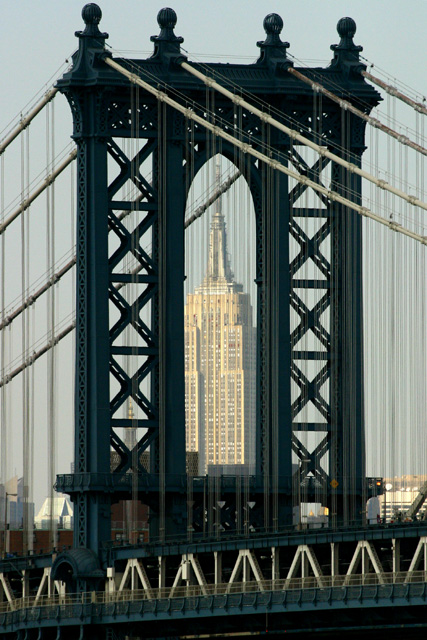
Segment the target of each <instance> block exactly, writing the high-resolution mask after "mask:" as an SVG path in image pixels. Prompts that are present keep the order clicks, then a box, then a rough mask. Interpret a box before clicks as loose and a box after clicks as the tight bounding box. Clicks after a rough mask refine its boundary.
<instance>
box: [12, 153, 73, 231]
mask: <svg viewBox="0 0 427 640" xmlns="http://www.w3.org/2000/svg"><path fill="white" fill-rule="evenodd" d="M76 158H77V149H73V150H72V151H71V153H70V154H69V155H68V157H67V158H65V160H63V162H61V164H60V165H59V166H58V167H56V169H55V170H54V171H52V173H50V174H49V175H48V176H47V177H46V178H45V179H44V180H43V182H42V183H41V184H40V185H39V186H38V187H37V189H36V190H35V191H33V193H31V194H30V195H29V196H28V198H26V199H25V200H24V201H23V202H22V203H21V204H20V205H19V207H18V208H17V209H15V211H14V212H13V213H12V214H11V215H10V216H9V217H8V218H7V219H6V220H5V221H4V222H2V223H1V224H0V235H2V233H4V232H5V231H6V229H7V227H8V226H9V225H10V224H11V223H12V222H13V221H14V220H15V219H16V218H17V217H18V216H19V215H20V214H21V213H23V212H24V211H25V210H26V209H28V207H29V206H30V205H31V204H32V203H33V202H34V200H35V199H36V198H38V197H39V195H40V194H41V193H43V191H45V190H46V189H47V188H48V187H49V186H50V185H51V184H52V183H53V182H54V181H55V180H56V178H57V177H58V176H59V175H60V174H61V173H62V172H63V171H64V169H66V168H67V167H68V165H69V164H71V163H72V162H73V160H75V159H76Z"/></svg>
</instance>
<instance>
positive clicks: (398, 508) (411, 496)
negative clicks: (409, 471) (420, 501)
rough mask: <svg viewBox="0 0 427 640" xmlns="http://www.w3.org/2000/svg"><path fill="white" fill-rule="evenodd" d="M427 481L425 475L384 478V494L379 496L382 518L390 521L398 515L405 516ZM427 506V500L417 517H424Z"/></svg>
mask: <svg viewBox="0 0 427 640" xmlns="http://www.w3.org/2000/svg"><path fill="white" fill-rule="evenodd" d="M426 481H427V476H425V475H403V476H394V477H393V478H384V480H383V486H384V494H383V495H382V496H379V498H378V499H379V504H380V517H381V519H382V520H386V521H387V522H390V521H392V520H395V519H396V518H397V517H399V518H401V517H403V518H404V517H405V513H406V511H407V510H408V509H409V507H410V506H411V504H412V503H413V502H414V500H415V499H416V497H417V496H418V495H419V493H420V490H421V489H422V488H423V486H424V485H425V483H426ZM426 508H427V501H426V503H424V505H423V506H422V507H421V509H420V512H419V513H418V515H417V517H418V518H419V519H421V518H423V517H424V514H425V513H426Z"/></svg>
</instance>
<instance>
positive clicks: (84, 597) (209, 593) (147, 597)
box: [0, 571, 427, 614]
mask: <svg viewBox="0 0 427 640" xmlns="http://www.w3.org/2000/svg"><path fill="white" fill-rule="evenodd" d="M426 584H427V571H411V572H406V571H401V572H399V573H367V574H364V575H362V574H357V575H339V576H320V577H319V578H317V577H315V576H309V577H306V578H290V579H286V578H282V579H280V580H263V581H248V582H236V583H232V584H230V583H221V584H205V585H198V584H197V585H184V586H178V587H166V588H162V589H156V588H151V589H134V590H132V589H123V590H121V591H112V592H108V591H89V592H84V593H79V594H75V593H66V594H55V595H51V596H47V595H42V596H38V597H37V596H27V597H25V598H18V599H16V600H12V601H4V602H0V614H4V613H9V612H15V611H20V610H24V609H25V610H28V609H36V608H37V609H39V608H40V607H55V608H56V607H61V608H63V607H69V606H80V605H89V604H98V605H108V604H115V603H123V602H136V601H138V602H141V601H144V602H151V603H155V602H157V603H158V602H159V601H168V602H169V605H170V607H171V608H173V606H174V604H173V602H172V601H174V600H182V599H183V598H191V597H194V598H199V597H213V596H227V598H228V599H229V596H232V595H233V594H235V595H236V596H237V595H242V594H251V593H252V594H255V593H258V594H265V595H266V596H267V594H271V593H277V592H286V593H287V601H288V602H290V601H292V600H293V599H295V598H297V600H296V601H300V600H302V601H306V600H307V598H308V599H309V600H310V599H311V598H315V599H316V601H322V600H323V601H327V600H330V599H333V600H340V599H342V598H343V597H344V593H346V594H347V596H348V595H349V593H350V594H351V593H352V592H351V589H359V591H360V588H361V587H364V589H365V592H366V587H370V586H371V587H372V588H373V597H374V595H375V593H374V592H376V590H377V588H378V587H379V586H380V587H381V588H382V589H383V590H384V589H385V588H387V586H388V587H390V594H391V591H392V590H393V588H394V586H396V585H401V586H402V587H404V588H405V589H409V588H411V589H413V588H414V586H415V585H418V587H419V588H420V589H421V591H420V594H421V592H422V593H424V590H425V589H426ZM343 588H345V591H344V590H343ZM349 590H350V592H349ZM356 595H357V594H356ZM365 595H366V593H365Z"/></svg>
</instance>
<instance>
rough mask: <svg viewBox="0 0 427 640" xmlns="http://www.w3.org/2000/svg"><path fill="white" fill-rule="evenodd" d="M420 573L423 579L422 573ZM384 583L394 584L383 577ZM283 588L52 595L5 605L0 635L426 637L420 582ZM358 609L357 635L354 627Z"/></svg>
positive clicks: (425, 589)
mask: <svg viewBox="0 0 427 640" xmlns="http://www.w3.org/2000/svg"><path fill="white" fill-rule="evenodd" d="M422 573H423V574H424V579H425V572H422ZM402 577H403V576H402ZM384 578H385V579H386V580H387V579H391V578H392V576H387V574H384ZM414 579H416V578H415V576H414ZM283 582H284V581H281V584H277V585H273V584H272V583H271V582H270V583H269V584H265V590H264V591H261V590H260V589H259V588H258V586H257V585H256V584H255V583H246V584H240V585H235V590H234V591H233V592H231V593H211V594H209V593H208V594H203V593H201V588H200V586H190V587H181V588H180V589H179V590H178V591H177V592H176V594H175V595H174V597H172V598H168V597H166V594H160V597H153V598H147V596H146V593H145V592H143V591H140V592H138V591H134V592H132V591H127V592H116V593H114V594H107V593H105V592H101V593H98V592H91V593H84V594H79V595H66V596H59V595H57V596H52V597H50V598H47V597H45V598H43V599H42V600H41V601H40V602H38V603H37V604H34V602H31V599H27V601H25V600H22V601H16V602H15V604H14V606H15V610H14V611H12V610H10V609H11V607H10V606H8V605H9V603H7V604H5V603H3V605H0V611H1V613H0V630H1V632H2V634H6V633H13V632H15V633H16V632H23V633H25V631H26V630H28V629H30V628H32V629H34V627H36V628H38V629H46V630H48V629H51V630H53V629H55V631H56V630H59V629H60V630H61V634H60V636H59V637H73V638H78V637H81V638H83V637H86V635H85V634H84V629H85V627H87V628H88V627H89V626H90V635H88V636H87V637H91V638H96V637H97V635H96V628H97V627H98V625H99V629H98V631H99V632H100V634H101V635H102V634H103V635H104V637H106V635H105V630H106V629H107V628H111V630H112V632H113V633H111V636H110V637H112V638H114V637H116V638H122V637H123V636H124V635H129V636H131V637H140V635H141V633H142V632H143V637H156V636H163V637H164V636H172V637H176V636H180V637H185V638H188V639H190V638H196V637H198V636H203V635H205V634H206V635H207V634H212V633H213V632H214V633H215V634H218V635H219V636H221V635H223V634H224V635H234V634H236V635H242V634H247V635H264V634H266V633H268V634H269V636H270V637H271V635H273V636H274V634H276V633H277V634H280V635H282V634H283V633H286V634H290V635H292V634H293V633H298V635H299V637H301V636H302V634H303V633H304V632H306V633H311V634H313V633H314V632H317V633H319V634H320V633H321V632H322V631H323V632H325V633H327V634H328V637H335V633H337V634H342V633H343V631H351V630H355V629H356V628H357V629H358V631H359V632H360V631H362V630H363V631H370V630H372V631H375V630H376V632H377V634H378V632H379V631H380V630H382V632H384V630H385V629H387V637H390V638H394V637H401V636H399V630H401V629H402V628H405V629H406V634H407V635H406V636H403V637H406V638H407V637H409V635H410V636H411V637H418V634H421V633H424V637H425V633H426V629H425V627H427V616H426V600H427V582H425V581H420V582H412V583H406V584H405V583H397V584H396V583H386V584H382V585H380V584H372V585H369V584H364V585H363V584H359V585H355V584H354V585H353V584H352V585H348V586H331V585H330V586H326V587H323V588H319V587H314V586H304V585H303V584H302V582H301V581H299V585H298V584H297V583H298V581H295V584H292V585H289V587H290V588H287V589H284V588H283V586H284V585H283ZM220 586H221V585H216V588H219V587H220ZM223 587H224V589H225V587H226V585H223ZM362 608H363V622H364V624H363V628H361V627H360V626H358V622H360V610H361V609H362ZM6 609H8V610H6ZM213 620H214V623H213ZM213 624H214V627H213ZM58 625H61V627H59V626H58ZM88 630H89V629H88ZM101 630H103V631H102V633H101ZM396 632H397V633H396ZM56 637H58V635H57V636H56ZM377 637H380V638H383V637H386V636H384V635H382V634H381V635H377ZM419 637H423V636H422V635H420V636H419Z"/></svg>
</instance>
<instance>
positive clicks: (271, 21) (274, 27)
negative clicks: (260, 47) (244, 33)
mask: <svg viewBox="0 0 427 640" xmlns="http://www.w3.org/2000/svg"><path fill="white" fill-rule="evenodd" d="M262 25H263V27H264V31H265V33H266V34H267V39H268V36H273V35H279V34H280V33H282V29H283V20H282V18H281V16H279V14H278V13H269V14H268V16H265V18H264V22H263V23H262Z"/></svg>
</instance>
